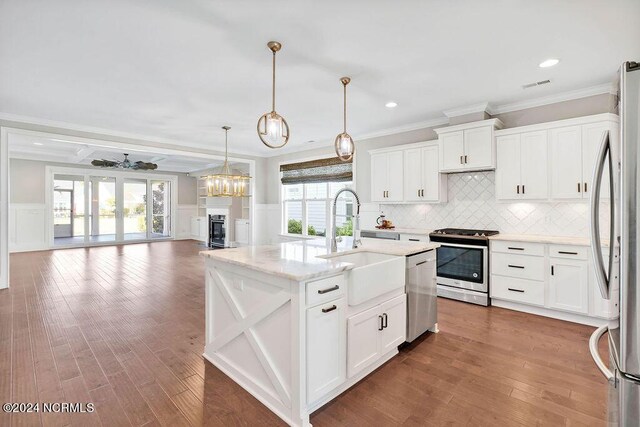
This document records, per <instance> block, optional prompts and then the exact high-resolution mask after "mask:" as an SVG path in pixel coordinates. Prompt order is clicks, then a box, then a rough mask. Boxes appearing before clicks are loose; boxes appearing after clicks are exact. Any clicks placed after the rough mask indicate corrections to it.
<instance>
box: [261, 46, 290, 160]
mask: <svg viewBox="0 0 640 427" xmlns="http://www.w3.org/2000/svg"><path fill="white" fill-rule="evenodd" d="M267 46H268V47H269V49H270V50H271V52H273V62H272V65H271V72H272V74H271V111H270V112H269V113H265V114H263V115H262V116H260V118H259V119H258V137H260V141H262V143H263V144H264V145H266V146H267V147H269V148H280V147H284V146H285V145H286V143H287V142H289V125H288V124H287V121H286V120H285V119H284V117H282V116H281V115H280V114H278V113H276V52H278V51H279V50H280V49H281V48H282V45H281V44H280V43H279V42H269V43H267Z"/></svg>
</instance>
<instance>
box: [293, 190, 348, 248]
mask: <svg viewBox="0 0 640 427" xmlns="http://www.w3.org/2000/svg"><path fill="white" fill-rule="evenodd" d="M345 187H351V182H313V183H307V184H283V185H282V200H283V202H282V203H283V206H282V213H283V218H282V220H283V226H282V229H283V231H284V233H287V234H300V235H302V236H326V235H327V233H329V232H330V230H331V205H332V203H333V197H334V195H335V194H336V193H337V192H338V190H340V189H341V188H345ZM336 213H337V214H336V226H337V234H338V235H339V236H351V235H352V234H353V223H352V217H351V216H352V214H353V200H352V198H351V195H350V194H348V193H347V194H344V195H342V196H340V198H339V199H338V204H337V209H336Z"/></svg>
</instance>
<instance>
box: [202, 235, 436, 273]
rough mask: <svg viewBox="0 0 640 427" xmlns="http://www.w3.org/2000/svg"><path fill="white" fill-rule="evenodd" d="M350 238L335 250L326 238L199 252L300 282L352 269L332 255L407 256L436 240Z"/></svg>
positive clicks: (418, 251)
mask: <svg viewBox="0 0 640 427" xmlns="http://www.w3.org/2000/svg"><path fill="white" fill-rule="evenodd" d="M351 242H352V240H351V238H350V237H348V238H343V239H342V241H341V242H339V243H338V252H336V253H332V252H331V247H330V245H329V241H328V240H327V239H313V240H300V241H294V242H287V243H280V244H276V245H263V246H244V247H240V248H231V249H216V250H208V251H202V252H200V254H201V255H203V256H206V257H208V258H211V259H213V260H216V261H221V262H226V263H229V264H234V265H238V266H242V267H245V268H249V269H251V270H256V271H260V272H263V273H267V274H272V275H274V276H279V277H284V278H286V279H290V280H295V281H298V282H302V281H306V280H309V279H314V278H318V277H322V276H328V275H332V274H338V273H341V272H343V271H347V270H350V269H352V268H353V267H354V265H353V264H351V263H347V262H340V261H336V260H333V259H332V258H331V257H332V256H338V255H344V254H348V253H352V252H376V253H382V254H386V255H395V256H408V255H413V254H417V253H420V252H425V251H428V250H432V249H435V248H437V247H438V246H440V245H439V244H437V243H424V242H400V241H394V240H380V239H367V238H363V239H362V246H360V247H359V248H357V249H352V248H351Z"/></svg>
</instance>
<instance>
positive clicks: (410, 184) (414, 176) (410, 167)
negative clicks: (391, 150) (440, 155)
mask: <svg viewBox="0 0 640 427" xmlns="http://www.w3.org/2000/svg"><path fill="white" fill-rule="evenodd" d="M421 155H422V150H421V149H420V148H412V149H410V150H405V151H404V199H405V200H406V201H408V202H409V201H411V202H415V201H419V200H423V197H422V193H421V191H422V190H423V188H424V186H423V180H422V177H423V174H422V157H421ZM436 162H437V159H436ZM436 165H437V163H436Z"/></svg>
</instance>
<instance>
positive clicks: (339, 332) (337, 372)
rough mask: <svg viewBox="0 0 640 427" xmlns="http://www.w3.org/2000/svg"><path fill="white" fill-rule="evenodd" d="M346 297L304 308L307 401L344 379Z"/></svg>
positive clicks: (321, 394)
mask: <svg viewBox="0 0 640 427" xmlns="http://www.w3.org/2000/svg"><path fill="white" fill-rule="evenodd" d="M345 309H346V305H345V300H344V299H339V300H335V301H332V302H328V303H326V304H322V305H319V306H317V307H314V308H310V309H308V310H307V403H312V402H315V401H316V400H318V399H319V398H321V397H322V396H324V395H325V394H327V393H328V392H329V391H331V390H333V389H334V388H336V387H337V386H339V385H340V384H342V383H343V382H344V381H345V380H346V347H347V342H346V324H345Z"/></svg>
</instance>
